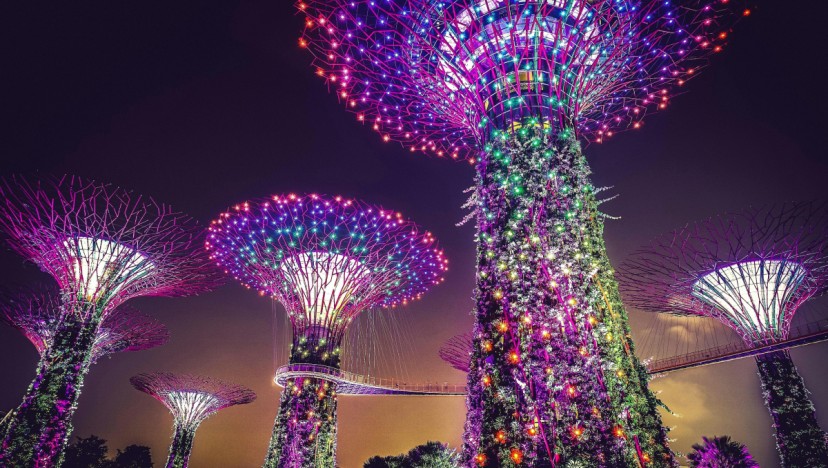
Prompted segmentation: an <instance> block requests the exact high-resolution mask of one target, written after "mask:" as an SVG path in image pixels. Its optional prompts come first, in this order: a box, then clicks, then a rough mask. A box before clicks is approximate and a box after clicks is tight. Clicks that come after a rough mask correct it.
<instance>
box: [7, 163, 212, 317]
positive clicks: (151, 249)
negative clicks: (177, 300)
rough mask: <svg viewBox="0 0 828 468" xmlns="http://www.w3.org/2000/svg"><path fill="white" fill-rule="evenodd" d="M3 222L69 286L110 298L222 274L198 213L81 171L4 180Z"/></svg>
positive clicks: (191, 289)
mask: <svg viewBox="0 0 828 468" xmlns="http://www.w3.org/2000/svg"><path fill="white" fill-rule="evenodd" d="M0 200H2V201H0V230H2V231H4V233H5V234H6V236H5V237H6V240H7V242H8V244H9V245H10V246H11V247H12V248H13V249H14V250H16V251H17V252H18V253H19V254H21V255H23V256H24V257H26V258H27V259H29V260H31V261H32V262H34V263H36V264H37V265H38V266H39V267H40V268H41V269H42V270H43V271H45V272H47V273H49V274H50V275H51V276H52V277H54V278H55V280H56V281H57V282H58V284H59V286H60V289H61V291H62V292H63V293H70V292H71V293H73V294H75V295H76V296H77V297H78V298H81V299H86V300H93V301H99V300H104V301H106V303H107V306H108V307H107V308H106V310H105V311H104V315H105V314H106V313H108V312H109V311H110V310H112V309H114V308H115V307H117V305H118V304H120V303H122V302H124V301H125V300H127V299H129V298H131V297H136V296H152V295H156V296H179V295H189V294H195V293H198V292H202V291H206V290H209V289H212V288H213V287H215V286H216V285H217V284H219V283H220V276H218V275H216V274H215V271H214V270H213V269H212V268H210V262H209V258H208V257H207V255H205V254H204V252H203V250H201V248H200V245H201V241H202V238H201V236H202V235H203V231H202V228H201V227H200V226H199V225H198V223H196V222H195V221H194V220H193V219H192V218H190V217H189V216H186V215H184V214H182V213H180V212H176V211H174V210H173V209H172V208H170V207H169V206H167V205H164V204H161V203H158V202H156V201H154V200H153V199H151V198H148V197H143V196H141V195H137V194H135V193H133V192H131V191H128V190H124V189H121V188H119V187H116V186H113V185H110V184H103V183H98V182H95V181H93V180H87V179H83V178H80V177H76V176H68V175H67V176H63V177H43V178H37V179H28V178H25V177H22V176H17V175H15V176H10V177H7V178H4V179H3V180H2V181H0Z"/></svg>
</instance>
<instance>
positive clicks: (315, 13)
mask: <svg viewBox="0 0 828 468" xmlns="http://www.w3.org/2000/svg"><path fill="white" fill-rule="evenodd" d="M733 3H735V2H731V1H730V0H679V1H676V2H664V1H657V0H553V1H550V2H536V1H534V0H503V1H499V0H450V1H431V0H299V2H298V3H297V6H298V8H299V10H301V11H303V12H305V15H306V23H305V29H304V33H303V35H302V37H301V38H300V40H299V45H300V46H301V47H306V48H308V49H309V50H310V51H311V53H312V54H313V56H314V65H315V66H316V69H317V74H318V75H319V76H321V77H322V78H324V79H325V80H326V81H327V83H328V85H329V87H330V88H331V89H332V90H334V91H335V92H336V94H337V95H338V96H339V98H340V99H341V100H342V101H343V102H344V103H345V104H346V106H347V107H348V108H349V109H351V110H353V111H354V112H355V113H356V114H357V119H358V120H360V121H363V122H365V123H367V124H369V125H372V126H373V128H374V130H376V131H377V132H379V133H380V135H381V136H382V138H383V140H385V141H391V140H395V141H399V142H401V143H402V144H403V145H404V146H405V147H406V148H408V149H409V150H411V151H424V152H429V153H432V154H437V155H440V156H449V157H451V158H455V159H465V160H468V161H469V162H472V163H474V164H475V165H476V169H477V179H476V191H475V192H474V193H473V196H472V199H471V200H470V203H469V206H472V207H473V208H474V209H475V213H474V214H475V215H476V216H477V222H478V239H477V240H478V265H477V266H478V276H477V291H476V295H475V299H476V302H477V308H476V318H477V326H476V328H475V331H474V341H475V346H474V347H473V353H472V359H471V371H470V373H469V385H468V387H469V397H468V400H467V402H468V407H469V411H468V415H467V423H466V433H465V435H464V439H465V449H464V463H465V464H466V465H469V464H475V463H476V464H478V465H480V466H490V467H495V466H498V467H502V466H519V465H520V464H522V463H526V464H536V465H543V466H546V465H551V466H557V465H563V464H566V463H576V464H577V463H580V464H583V465H586V466H609V465H632V464H635V463H638V464H648V463H655V464H656V465H657V466H672V465H673V464H674V460H673V456H672V454H671V452H670V451H669V448H668V447H667V437H666V433H665V430H664V429H663V427H662V424H661V420H660V416H659V415H658V411H657V407H658V405H659V402H658V401H657V400H656V399H655V397H654V396H653V395H652V394H651V393H650V392H649V391H648V389H647V381H648V377H647V375H646V371H645V370H644V368H643V366H641V364H640V362H638V360H637V358H636V357H635V355H634V350H633V347H632V343H631V340H630V339H629V327H628V324H627V317H626V313H625V311H624V309H623V305H622V304H621V302H620V297H619V295H618V291H617V285H616V283H615V280H614V278H613V271H612V268H611V266H610V264H609V261H608V259H607V256H606V250H605V247H604V244H603V239H602V232H603V221H602V214H601V213H600V212H599V210H598V203H599V201H598V200H597V199H596V197H595V194H597V193H598V192H599V191H600V190H599V189H596V188H595V187H593V186H592V185H591V183H590V181H589V174H590V170H589V166H588V164H587V162H586V160H585V158H584V155H583V153H582V151H581V147H580V139H585V140H593V141H603V140H604V139H605V138H606V137H608V136H611V135H612V134H613V133H614V132H615V131H617V130H619V129H625V128H630V127H632V128H638V127H640V126H641V123H642V118H643V117H644V114H646V113H647V111H648V110H649V109H652V108H664V107H666V106H667V104H668V103H669V100H670V96H671V94H672V92H673V91H674V90H675V89H676V88H677V87H680V86H682V85H683V84H684V83H685V82H686V81H687V80H688V79H690V78H691V77H693V76H695V75H696V73H697V72H698V71H699V69H700V67H702V66H703V65H704V64H705V58H706V57H707V56H708V55H709V54H711V53H715V52H718V51H720V50H722V47H723V46H724V44H725V42H726V40H727V38H728V35H729V28H730V24H729V23H730V19H731V18H736V17H738V16H739V15H738V14H731V13H733V11H734V10H736V9H735V8H734V6H735V5H733ZM741 13H742V14H749V11H748V10H742V11H741ZM561 323H563V324H567V326H565V327H560V324H561ZM595 356H599V357H597V358H596V357H595ZM549 375H556V379H554V381H553V380H551V379H549V377H548V376H549ZM562 381H563V382H565V383H564V384H561V383H560V382H562ZM575 387H578V388H580V389H581V391H578V392H576V393H574V394H571V393H569V391H568V390H567V389H569V388H575ZM562 409H565V410H562ZM572 435H575V436H572ZM507 443H508V446H509V450H505V449H503V447H504V444H507ZM586 447H594V448H593V449H587V448H586Z"/></svg>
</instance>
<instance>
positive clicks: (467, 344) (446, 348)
mask: <svg viewBox="0 0 828 468" xmlns="http://www.w3.org/2000/svg"><path fill="white" fill-rule="evenodd" d="M473 339H474V338H473V337H472V334H471V333H461V334H459V335H455V336H452V337H451V338H449V339H448V341H446V342H445V343H444V344H443V346H441V347H440V351H439V354H440V359H442V360H443V361H446V362H447V363H448V365H450V366H451V367H453V368H455V369H457V370H459V371H460V372H463V373H468V372H469V360H470V359H471V354H472V346H474V344H473V343H472V341H473Z"/></svg>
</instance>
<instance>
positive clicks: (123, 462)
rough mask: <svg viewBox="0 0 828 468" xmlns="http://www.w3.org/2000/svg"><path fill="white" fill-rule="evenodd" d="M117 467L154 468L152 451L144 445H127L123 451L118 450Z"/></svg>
mask: <svg viewBox="0 0 828 468" xmlns="http://www.w3.org/2000/svg"><path fill="white" fill-rule="evenodd" d="M115 465H116V466H117V467H118V468H152V455H151V454H150V449H149V447H146V446H143V445H135V444H133V445H127V446H126V448H124V450H123V451H121V450H120V449H119V450H118V455H116V456H115Z"/></svg>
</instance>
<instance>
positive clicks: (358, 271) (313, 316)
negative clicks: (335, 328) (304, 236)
mask: <svg viewBox="0 0 828 468" xmlns="http://www.w3.org/2000/svg"><path fill="white" fill-rule="evenodd" d="M280 268H281V269H282V271H283V272H284V273H285V276H286V277H287V278H288V279H289V281H290V283H291V285H292V286H293V287H294V291H293V292H294V293H295V294H297V295H298V298H299V302H300V304H301V306H302V309H303V311H304V312H305V316H306V319H307V320H308V322H309V324H312V325H319V326H323V327H331V326H332V325H333V324H335V322H336V319H337V318H338V315H339V313H340V312H342V310H343V309H344V308H345V306H346V305H348V303H349V302H350V301H351V299H352V297H353V296H354V295H356V294H358V293H359V289H360V286H362V285H364V284H365V281H367V279H368V278H369V277H370V274H371V271H370V270H369V269H368V268H366V267H365V265H363V264H362V263H361V262H359V261H357V260H354V259H352V258H349V257H347V256H345V255H339V254H332V253H328V252H306V253H301V254H298V255H294V256H293V257H290V258H288V259H286V260H284V261H283V262H282V264H281V267H280Z"/></svg>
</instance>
